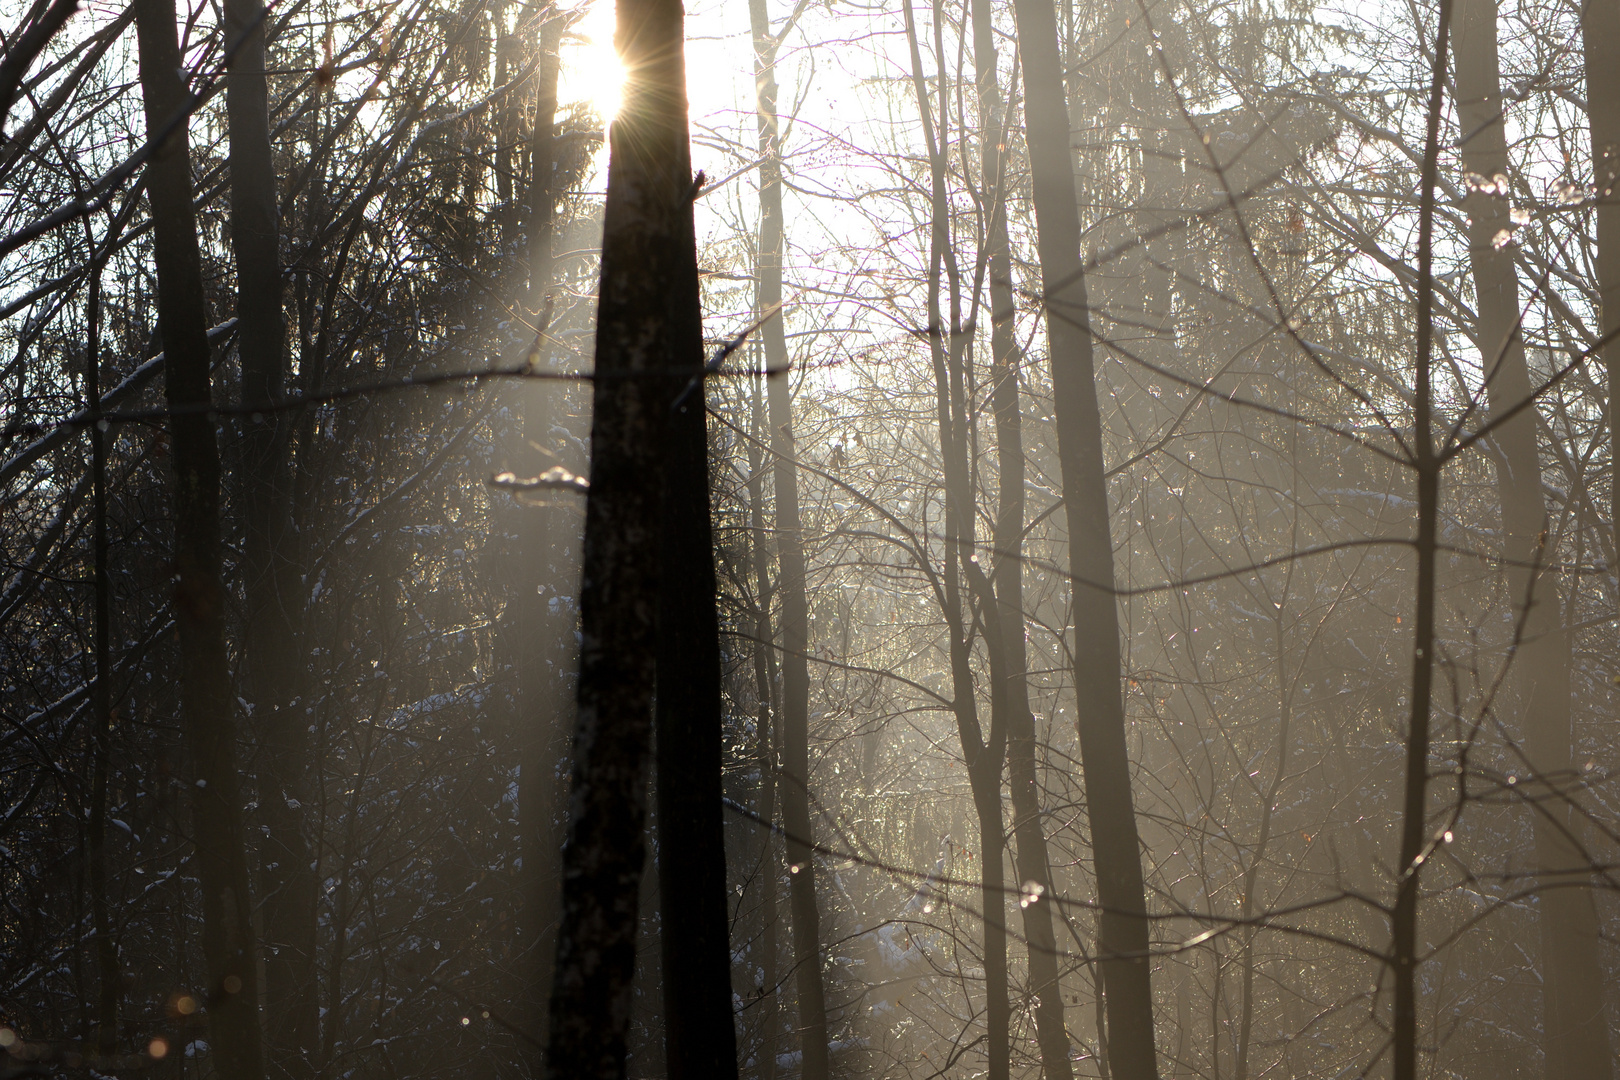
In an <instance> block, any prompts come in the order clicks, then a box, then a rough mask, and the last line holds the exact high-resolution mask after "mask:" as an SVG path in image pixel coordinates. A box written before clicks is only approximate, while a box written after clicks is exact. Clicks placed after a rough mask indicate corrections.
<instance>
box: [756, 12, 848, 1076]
mask: <svg viewBox="0 0 1620 1080" xmlns="http://www.w3.org/2000/svg"><path fill="white" fill-rule="evenodd" d="M748 15H749V22H750V24H751V26H752V28H753V39H754V79H755V88H756V91H757V117H758V121H759V147H760V165H759V265H758V267H757V273H758V278H759V285H758V293H757V297H758V298H757V300H756V303H757V305H758V309H759V311H760V313H761V314H764V313H767V312H771V311H774V310H775V309H777V308H779V307H780V306H781V303H782V153H781V151H782V147H781V142H780V128H779V124H778V118H777V114H776V74H775V65H776V46H777V42H776V40H775V39H774V38H773V37H772V36H771V30H770V16H769V13H768V10H767V8H766V6H765V0H749V3H748ZM759 335H760V340H761V342H762V343H763V344H764V348H765V367H766V369H767V370H769V371H773V372H776V373H777V374H774V375H772V376H770V377H769V378H768V379H767V380H766V399H767V401H768V403H769V412H770V423H771V454H772V456H773V457H774V458H775V467H774V470H773V473H774V480H775V495H776V543H777V560H778V581H777V587H778V588H779V589H780V590H781V593H782V714H781V723H782V771H781V780H782V788H781V796H782V823H783V825H784V827H785V829H786V832H787V860H788V868H789V871H790V873H789V884H788V900H789V907H790V910H791V913H792V918H793V962H794V971H795V976H796V979H797V983H798V986H797V989H798V998H799V1047H800V1050H801V1051H802V1052H803V1060H804V1064H803V1068H802V1071H801V1074H800V1075H801V1076H803V1078H804V1080H826V1077H827V1069H828V1053H827V1002H826V995H825V991H824V989H823V987H822V981H821V926H820V916H819V914H818V912H817V910H816V864H815V860H814V858H812V856H811V851H810V845H811V844H812V843H813V842H814V840H815V837H814V833H813V830H812V828H811V824H810V786H809V785H810V666H809V662H808V660H807V659H806V657H805V648H806V645H807V643H808V639H809V631H810V607H809V601H808V599H807V598H806V595H805V568H804V539H803V536H804V533H803V529H802V527H801V524H800V520H799V477H798V474H797V473H796V472H795V471H794V461H795V450H794V447H793V402H792V398H791V395H790V391H789V386H788V374H787V367H788V352H787V336H786V333H785V331H784V330H783V328H782V318H781V316H780V315H778V316H775V317H773V318H771V319H769V320H768V321H766V323H765V325H764V326H762V327H760V329H759Z"/></svg>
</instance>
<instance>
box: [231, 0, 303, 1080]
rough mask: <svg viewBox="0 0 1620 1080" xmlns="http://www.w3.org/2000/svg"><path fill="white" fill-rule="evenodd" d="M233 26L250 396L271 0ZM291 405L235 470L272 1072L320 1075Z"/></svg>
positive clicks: (263, 231)
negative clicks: (260, 830)
mask: <svg viewBox="0 0 1620 1080" xmlns="http://www.w3.org/2000/svg"><path fill="white" fill-rule="evenodd" d="M224 11H225V32H226V35H227V37H228V39H229V41H230V43H231V44H232V45H233V46H234V48H235V52H234V54H233V55H232V57H231V62H230V67H229V69H228V71H227V74H226V82H225V103H226V114H227V119H228V122H229V126H230V168H231V247H232V252H233V254H234V255H235V256H236V316H237V319H238V333H237V351H238V353H239V355H240V357H241V362H242V401H243V403H244V404H248V405H257V404H261V403H262V404H264V405H266V406H274V405H275V403H277V402H278V401H279V400H281V398H282V397H283V392H284V390H285V386H286V372H287V347H286V340H287V328H286V322H285V319H284V318H283V314H282V297H283V289H282V281H281V253H280V223H279V221H278V218H277V214H278V210H277V191H276V188H277V184H276V171H275V159H274V156H273V155H272V153H271V149H270V123H269V112H268V105H267V87H266V76H265V34H264V6H263V3H262V2H261V0H228V2H227V3H226V4H225V9H224ZM289 434H290V432H289V430H288V419H287V414H286V413H284V412H279V411H275V410H274V409H273V408H267V410H266V411H265V412H263V413H260V414H252V415H250V416H249V417H248V418H247V420H246V422H245V431H244V436H245V438H244V443H245V445H244V446H243V453H242V476H241V478H240V484H241V492H242V504H243V519H244V529H243V533H244V535H243V538H242V540H243V543H242V576H243V581H244V585H245V589H246V597H247V621H246V626H245V628H244V645H245V649H244V652H245V667H246V669H247V671H246V674H247V693H248V697H249V699H250V700H251V701H252V702H253V705H254V712H253V716H254V719H255V720H256V721H257V725H258V728H259V736H260V741H261V749H260V753H259V755H258V758H257V762H256V765H257V773H258V775H257V776H256V778H255V779H256V780H257V787H258V789H259V807H260V817H261V819H262V821H263V823H264V825H265V828H266V833H265V838H264V842H263V845H262V847H261V855H260V859H259V882H260V886H261V888H262V890H263V894H264V908H263V926H264V941H263V943H262V945H263V950H264V979H265V1012H266V1016H265V1036H266V1042H267V1044H268V1050H269V1053H268V1055H267V1059H266V1063H267V1065H268V1066H269V1068H270V1069H271V1071H272V1073H273V1074H274V1075H278V1076H286V1077H289V1078H293V1080H297V1078H301V1077H307V1076H311V1075H313V1072H314V1061H313V1055H314V1053H315V1048H316V1045H317V1042H318V1038H319V1034H320V1017H319V1013H318V1012H317V998H316V982H315V978H316V969H315V950H316V931H315V906H316V897H317V893H318V883H317V880H316V874H315V871H314V869H313V868H312V867H311V865H310V863H311V854H310V847H309V843H308V841H307V840H306V839H305V836H304V817H305V813H304V810H303V809H302V808H303V807H304V806H305V805H308V804H309V803H310V802H311V800H310V798H309V794H308V792H309V783H308V779H307V777H308V769H309V765H310V746H309V739H308V735H307V731H308V725H307V722H306V721H305V718H304V713H303V710H302V709H301V708H300V707H299V705H300V701H301V697H302V695H301V693H300V687H301V680H302V676H303V666H302V665H301V664H300V663H299V653H300V650H299V648H298V644H297V642H298V634H297V629H296V627H297V622H298V616H297V613H298V603H299V598H300V595H301V590H300V589H298V588H297V587H296V586H295V583H296V580H297V578H296V575H294V574H292V573H291V572H290V565H291V561H292V559H291V555H292V553H291V551H290V550H289V549H290V547H291V546H292V543H291V542H292V540H293V530H292V527H291V526H292V497H291V496H292V471H291V470H292V462H291V460H290V455H289V449H290V445H289V439H288V436H289Z"/></svg>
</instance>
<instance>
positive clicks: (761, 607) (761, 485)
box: [748, 377, 781, 1080]
mask: <svg viewBox="0 0 1620 1080" xmlns="http://www.w3.org/2000/svg"><path fill="white" fill-rule="evenodd" d="M752 390H753V421H754V424H753V426H754V435H755V438H754V439H751V440H749V443H748V527H749V529H750V530H751V531H752V533H753V545H752V546H753V555H754V580H755V587H754V602H755V604H756V605H757V610H756V611H755V614H754V686H755V692H756V693H757V694H758V697H759V720H758V727H757V728H756V729H755V732H754V737H755V740H756V742H757V746H756V748H755V750H756V753H757V754H758V758H759V805H758V807H757V808H756V809H757V811H758V813H759V817H760V820H761V821H767V822H774V821H775V820H776V769H777V762H776V745H775V740H774V735H773V732H772V729H773V727H774V725H773V723H772V720H771V717H772V713H773V711H774V710H773V709H772V707H771V705H772V701H773V699H774V693H773V689H774V687H775V685H776V677H775V675H776V672H775V667H776V665H775V663H774V662H773V660H772V655H773V654H772V652H771V647H772V642H773V637H772V633H771V592H772V590H771V559H770V552H769V550H768V548H767V547H766V540H765V461H764V457H765V455H764V454H763V453H762V452H761V450H760V440H763V439H764V438H765V431H766V427H767V425H768V421H767V420H766V418H765V397H764V394H763V393H761V390H760V385H759V378H758V377H755V378H754V380H753V386H752ZM763 845H764V851H763V852H762V853H761V856H760V865H761V867H762V872H761V874H760V880H761V881H762V882H763V888H764V892H765V899H764V901H763V903H762V904H761V910H760V920H761V924H762V925H761V927H760V945H759V948H760V964H759V968H760V989H761V991H762V992H763V993H764V995H765V1000H764V1001H762V1002H761V1003H760V1011H761V1014H762V1019H761V1020H760V1029H761V1030H760V1047H759V1072H758V1075H759V1080H776V1029H777V1024H778V1016H777V1002H776V950H777V940H776V883H777V881H778V879H779V877H780V874H781V862H780V861H779V860H778V859H777V856H776V833H775V831H774V830H768V831H766V832H765V834H764V840H763Z"/></svg>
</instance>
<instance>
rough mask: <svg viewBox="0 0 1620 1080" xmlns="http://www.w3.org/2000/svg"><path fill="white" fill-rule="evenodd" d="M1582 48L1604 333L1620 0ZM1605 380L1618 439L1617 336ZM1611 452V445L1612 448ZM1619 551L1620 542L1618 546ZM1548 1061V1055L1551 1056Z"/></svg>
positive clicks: (1617, 314)
mask: <svg viewBox="0 0 1620 1080" xmlns="http://www.w3.org/2000/svg"><path fill="white" fill-rule="evenodd" d="M1581 50H1582V53H1583V55H1584V59H1585V62H1586V117H1587V122H1588V123H1589V124H1590V125H1591V129H1592V192H1593V196H1594V198H1595V205H1594V207H1593V211H1592V213H1593V216H1594V217H1596V219H1597V258H1596V260H1595V262H1596V265H1597V287H1598V309H1599V316H1600V317H1601V319H1602V322H1601V324H1600V326H1601V331H1602V334H1603V336H1604V337H1609V336H1610V335H1615V334H1620V206H1616V205H1615V191H1616V189H1617V187H1620V64H1616V63H1615V61H1616V60H1617V59H1620V0H1584V3H1583V4H1582V5H1581ZM1602 356H1603V367H1604V371H1605V372H1606V373H1607V375H1608V383H1609V402H1608V419H1609V438H1610V446H1611V448H1612V447H1613V446H1616V445H1620V440H1617V439H1616V436H1615V432H1617V431H1620V393H1616V388H1617V387H1620V342H1615V341H1611V342H1610V343H1609V344H1607V345H1605V346H1604V347H1603V351H1602ZM1611 456H1612V449H1611ZM1609 499H1610V501H1609V522H1610V527H1611V528H1612V529H1614V530H1617V532H1616V541H1617V543H1620V484H1614V485H1613V486H1612V488H1611V490H1610V493H1609ZM1616 550H1617V551H1620V547H1616ZM1549 1064H1550V1060H1549Z"/></svg>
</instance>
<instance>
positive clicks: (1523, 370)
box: [1455, 0, 1616, 1080]
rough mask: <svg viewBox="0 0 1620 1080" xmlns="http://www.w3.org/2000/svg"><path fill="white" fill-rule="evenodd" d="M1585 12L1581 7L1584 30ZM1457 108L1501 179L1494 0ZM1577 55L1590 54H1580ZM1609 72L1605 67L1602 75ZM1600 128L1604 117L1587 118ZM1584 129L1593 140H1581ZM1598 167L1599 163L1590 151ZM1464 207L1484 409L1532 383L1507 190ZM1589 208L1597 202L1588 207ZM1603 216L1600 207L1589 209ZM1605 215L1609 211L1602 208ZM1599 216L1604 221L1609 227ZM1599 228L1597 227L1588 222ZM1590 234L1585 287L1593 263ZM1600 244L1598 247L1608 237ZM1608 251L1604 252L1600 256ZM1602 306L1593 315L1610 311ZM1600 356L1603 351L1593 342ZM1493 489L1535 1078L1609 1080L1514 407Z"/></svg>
mask: <svg viewBox="0 0 1620 1080" xmlns="http://www.w3.org/2000/svg"><path fill="white" fill-rule="evenodd" d="M1598 17H1600V16H1599V13H1595V12H1591V11H1588V12H1587V13H1586V18H1585V20H1584V28H1586V29H1588V31H1589V32H1590V30H1591V29H1593V27H1592V23H1593V21H1594V19H1595V18H1598ZM1456 24H1457V25H1456V34H1455V37H1456V48H1455V54H1456V76H1457V112H1458V119H1459V122H1460V124H1461V129H1462V132H1463V143H1462V160H1463V167H1464V169H1465V170H1467V171H1468V172H1470V173H1477V174H1479V175H1480V176H1482V177H1491V178H1494V177H1496V176H1499V175H1500V176H1506V175H1507V174H1508V151H1507V130H1506V124H1505V122H1504V117H1503V100H1502V92H1501V85H1500V78H1501V76H1500V69H1499V61H1498V58H1497V33H1496V4H1495V3H1494V0H1460V2H1459V3H1458V6H1457V14H1456ZM1588 63H1589V64H1590V63H1591V59H1590V57H1589V58H1588ZM1611 78H1612V76H1611ZM1600 124H1601V125H1602V126H1604V127H1607V126H1611V125H1613V124H1614V121H1613V120H1612V119H1611V118H1607V117H1605V119H1604V120H1603V121H1600V122H1599V124H1594V128H1593V130H1594V132H1596V131H1597V130H1598V127H1599V125H1600ZM1594 137H1596V136H1594ZM1599 167H1600V168H1601V167H1603V163H1602V161H1601V160H1600V162H1599ZM1471 187H1472V190H1470V191H1469V193H1468V196H1467V199H1466V201H1465V203H1464V210H1465V212H1466V213H1467V215H1468V217H1469V222H1470V224H1469V229H1468V252H1469V260H1470V263H1471V265H1472V268H1473V275H1474V291H1475V294H1476V311H1477V312H1478V331H1477V340H1478V344H1479V348H1480V352H1481V355H1482V358H1483V362H1484V365H1485V372H1486V379H1485V387H1486V394H1487V395H1488V399H1489V406H1490V407H1489V410H1488V412H1487V417H1488V418H1494V417H1498V416H1501V415H1502V414H1503V413H1504V412H1505V411H1507V410H1510V409H1512V408H1514V407H1516V406H1519V405H1521V404H1522V403H1524V402H1525V401H1526V400H1527V399H1529V398H1530V396H1531V395H1532V393H1533V392H1534V389H1535V388H1534V387H1533V386H1532V385H1531V380H1530V372H1529V368H1528V366H1527V365H1526V363H1525V353H1524V338H1523V336H1522V334H1521V332H1520V323H1519V312H1520V297H1519V282H1518V275H1517V273H1516V271H1515V269H1514V264H1513V253H1512V250H1511V248H1509V247H1508V246H1507V245H1505V244H1499V243H1498V240H1499V238H1500V236H1501V234H1502V233H1503V232H1504V231H1505V232H1508V233H1511V231H1512V229H1513V224H1512V221H1511V219H1510V217H1509V210H1510V202H1511V199H1510V197H1509V194H1508V192H1506V191H1499V190H1496V185H1495V184H1494V183H1493V184H1492V185H1491V189H1490V190H1487V189H1486V188H1485V186H1484V185H1483V184H1481V183H1478V182H1476V183H1475V184H1473V185H1471ZM1600 206H1601V203H1600ZM1599 213H1600V214H1603V213H1604V211H1603V210H1601V209H1600V210H1599ZM1612 213H1613V212H1612V211H1609V214H1610V216H1612ZM1611 224H1612V223H1611ZM1599 228H1600V230H1601V228H1602V222H1601V220H1600V222H1599ZM1602 239H1603V237H1602V234H1601V232H1600V235H1599V245H1600V257H1599V275H1600V276H1599V285H1600V289H1601V287H1602V284H1603V282H1602V271H1603V269H1604V265H1603V262H1602V257H1601V245H1602ZM1611 246H1612V245H1611ZM1612 254H1613V253H1611V255H1612ZM1615 307H1616V305H1615V304H1608V305H1605V311H1604V322H1605V325H1607V324H1608V322H1609V320H1610V319H1611V318H1613V317H1614V315H1615V311H1614V309H1615ZM1606 355H1612V351H1611V350H1606ZM1492 441H1493V442H1494V444H1495V454H1494V455H1493V456H1494V457H1495V458H1496V464H1497V468H1496V479H1497V491H1498V493H1499V495H1500V498H1501V503H1502V526H1503V530H1502V535H1503V550H1502V555H1503V557H1504V559H1506V560H1507V564H1506V568H1507V578H1508V584H1509V596H1510V597H1512V599H1513V601H1514V603H1515V605H1523V604H1528V605H1529V606H1528V610H1525V609H1523V608H1522V607H1521V608H1519V609H1518V610H1517V611H1516V612H1515V614H1516V616H1517V618H1516V620H1515V621H1516V623H1521V624H1522V628H1523V630H1522V635H1521V642H1520V644H1519V648H1518V651H1517V655H1516V656H1515V657H1514V659H1513V661H1512V663H1513V666H1514V670H1513V672H1512V674H1513V684H1514V688H1515V690H1516V691H1517V693H1516V694H1515V697H1516V698H1517V704H1518V706H1519V709H1520V715H1521V717H1522V720H1521V724H1522V730H1523V732H1524V738H1525V748H1526V750H1527V751H1528V752H1529V757H1530V762H1531V765H1532V766H1533V767H1534V768H1535V770H1536V772H1537V774H1538V780H1539V781H1540V785H1538V786H1541V787H1542V788H1543V790H1545V791H1546V792H1547V793H1548V794H1549V795H1551V798H1548V799H1545V800H1541V801H1539V802H1538V803H1537V804H1535V806H1534V807H1533V809H1532V811H1531V812H1532V813H1534V814H1535V843H1536V860H1537V862H1538V863H1539V864H1540V871H1541V875H1540V883H1541V886H1542V888H1543V891H1542V893H1541V896H1540V898H1539V903H1538V907H1537V910H1538V912H1539V918H1540V922H1541V953H1542V956H1541V959H1542V968H1543V977H1542V1009H1543V1019H1542V1046H1543V1050H1544V1053H1545V1057H1546V1063H1547V1075H1548V1076H1549V1077H1554V1076H1556V1077H1579V1078H1583V1080H1609V1078H1610V1077H1612V1076H1613V1069H1614V1067H1613V1063H1612V1061H1611V1060H1610V1059H1611V1055H1610V1049H1609V1025H1608V1014H1607V1009H1606V1007H1605V1003H1604V988H1603V982H1604V980H1603V972H1602V968H1601V962H1600V954H1601V950H1600V948H1599V936H1598V923H1597V912H1596V909H1595V908H1594V907H1593V903H1592V894H1591V890H1590V888H1582V887H1579V886H1581V885H1582V884H1586V885H1590V882H1591V869H1590V863H1589V860H1588V859H1587V857H1586V855H1585V853H1584V852H1583V851H1582V850H1581V847H1580V845H1579V844H1578V843H1577V842H1576V841H1575V836H1574V833H1573V831H1572V830H1573V829H1574V827H1575V825H1574V822H1575V821H1576V820H1578V818H1572V817H1571V814H1570V803H1569V801H1568V799H1567V798H1566V797H1565V795H1564V792H1565V791H1567V790H1568V789H1569V782H1568V778H1569V777H1571V776H1572V775H1573V773H1572V770H1571V741H1572V737H1573V736H1572V731H1571V726H1570V675H1569V648H1568V644H1567V642H1565V640H1564V637H1565V631H1564V629H1563V625H1562V623H1563V597H1562V596H1561V591H1562V590H1561V589H1560V588H1559V583H1558V579H1557V577H1556V575H1555V574H1552V573H1546V572H1542V571H1540V570H1539V569H1537V567H1538V565H1539V564H1544V563H1546V562H1548V561H1550V560H1551V559H1552V557H1553V556H1552V553H1551V552H1550V551H1549V550H1548V549H1547V542H1546V531H1545V530H1546V529H1547V506H1546V500H1545V498H1544V497H1543V495H1542V489H1541V477H1542V470H1541V456H1540V450H1539V448H1538V447H1537V445H1536V411H1535V409H1534V408H1533V407H1531V408H1527V409H1524V410H1523V411H1521V412H1519V413H1518V414H1517V415H1514V416H1512V417H1510V418H1509V419H1507V420H1506V421H1504V422H1502V423H1501V424H1500V426H1498V427H1497V428H1496V430H1495V432H1494V433H1493V435H1492Z"/></svg>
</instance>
